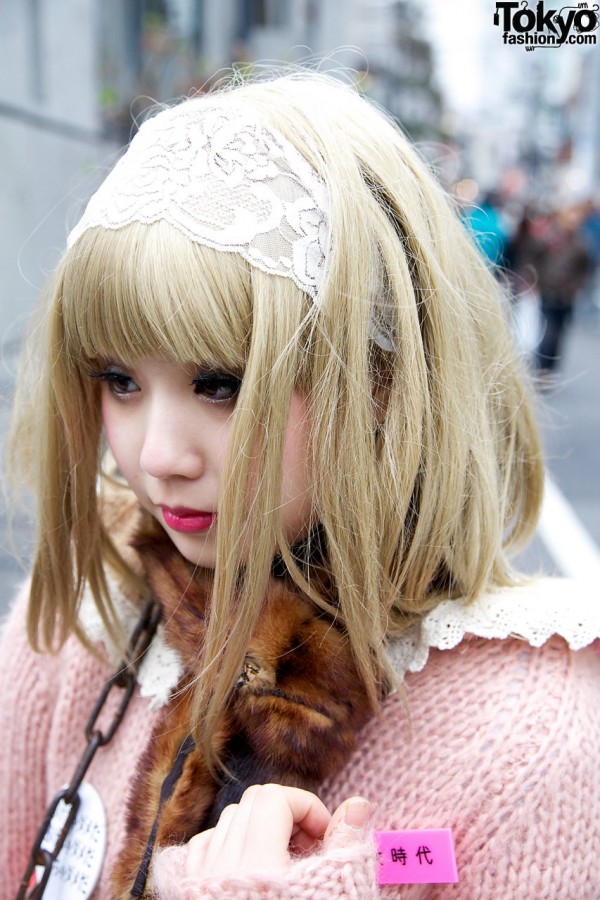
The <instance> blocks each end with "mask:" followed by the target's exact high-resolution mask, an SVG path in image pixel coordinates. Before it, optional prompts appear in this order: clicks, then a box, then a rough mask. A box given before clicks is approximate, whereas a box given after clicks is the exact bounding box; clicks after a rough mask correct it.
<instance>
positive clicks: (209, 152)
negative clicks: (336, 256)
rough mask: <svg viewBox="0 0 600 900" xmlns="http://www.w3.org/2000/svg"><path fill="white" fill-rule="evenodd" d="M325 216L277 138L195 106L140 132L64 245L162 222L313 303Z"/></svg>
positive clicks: (254, 124) (318, 187) (222, 109)
mask: <svg viewBox="0 0 600 900" xmlns="http://www.w3.org/2000/svg"><path fill="white" fill-rule="evenodd" d="M327 214H328V198H327V191H326V188H325V185H324V183H323V181H322V180H321V179H320V178H319V176H318V175H317V174H316V172H315V171H314V170H313V168H312V167H311V166H310V165H309V163H308V162H307V161H306V160H305V159H304V157H303V156H301V154H300V153H298V151H297V150H296V149H295V147H293V146H292V144H290V142H289V141H287V140H286V139H285V138H284V137H283V135H279V134H276V133H275V132H273V131H272V130H271V129H270V128H267V127H266V125H265V124H264V123H263V122H261V121H260V119H258V118H257V117H256V116H254V115H253V116H250V115H248V113H247V112H245V111H244V110H243V109H242V108H241V107H239V106H236V105H234V104H231V105H229V106H227V105H226V104H224V103H222V104H221V105H219V106H218V107H217V106H215V105H212V104H211V103H210V101H209V100H206V99H197V100H189V101H187V102H186V103H183V104H181V105H179V106H176V107H173V108H172V109H167V110H165V111H163V112H161V113H160V114H159V115H157V116H155V117H154V118H151V119H148V120H147V121H146V122H144V124H143V125H142V126H141V128H140V130H139V132H138V134H137V135H136V136H135V137H134V139H133V141H132V143H131V145H130V148H129V150H128V151H127V152H126V153H125V155H124V156H123V157H121V159H120V160H119V162H118V163H117V164H116V166H115V167H114V169H113V170H112V172H111V173H110V174H109V175H108V177H107V178H106V180H105V181H104V182H103V184H102V185H101V187H100V188H99V189H98V191H97V192H96V193H95V194H94V196H93V197H92V198H91V200H90V201H89V203H88V206H87V208H86V210H85V212H84V214H83V216H82V218H81V220H80V221H79V223H78V224H77V225H76V226H75V228H74V229H73V231H72V232H71V234H70V235H69V241H68V243H69V246H72V245H73V244H74V243H75V241H76V240H77V238H78V237H79V236H80V235H81V234H82V233H83V232H84V231H86V230H87V229H89V228H92V227H94V226H102V227H103V228H109V229H118V228H121V227H123V226H124V225H128V224H130V223H131V222H142V223H146V224H149V223H151V222H157V221H166V222H169V223H170V224H171V225H173V226H174V227H175V228H177V229H179V230H180V231H182V232H183V233H184V234H185V235H187V237H189V238H190V239H191V240H192V241H196V242H198V243H201V244H205V245H208V246H210V247H214V248H216V249H218V250H222V251H229V252H236V253H239V254H241V256H243V257H244V258H245V259H247V260H248V262H250V263H251V264H252V265H253V266H256V267H257V268H259V269H261V270H263V271H264V272H267V273H271V274H275V275H283V276H284V277H287V278H291V279H292V280H293V281H294V282H295V283H296V284H297V285H298V287H300V288H301V289H302V290H304V291H306V292H307V293H308V294H310V296H312V297H313V299H316V298H317V293H318V289H319V286H320V284H321V283H322V280H323V271H324V266H325V255H326V252H327V249H328V221H327Z"/></svg>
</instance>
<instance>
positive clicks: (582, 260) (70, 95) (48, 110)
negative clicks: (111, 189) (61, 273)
mask: <svg viewBox="0 0 600 900" xmlns="http://www.w3.org/2000/svg"><path fill="white" fill-rule="evenodd" d="M516 5H517V4H515V6H516ZM506 6H507V4H502V5H500V8H498V5H497V4H496V2H495V0H451V2H449V0H4V2H3V3H2V5H1V12H0V441H1V442H2V444H3V445H4V444H5V439H6V434H7V427H8V420H9V410H10V404H11V397H12V393H13V389H14V383H15V376H16V366H17V357H18V351H19V347H20V345H21V343H22V340H23V337H24V335H25V332H26V328H27V323H28V320H29V318H30V315H31V313H32V311H33V309H34V306H35V303H36V299H37V297H38V295H39V293H40V290H41V289H42V287H43V286H44V283H45V281H46V279H47V276H48V274H49V273H50V272H51V270H52V268H53V266H54V264H55V263H56V261H57V259H58V258H59V256H60V253H61V251H62V249H63V247H64V245H65V240H66V236H67V234H68V232H69V230H70V228H71V227H72V225H73V224H74V223H75V222H76V221H77V219H78V216H79V214H80V212H81V210H82V207H83V205H84V204H85V201H86V200H87V198H88V197H89V195H90V194H91V192H92V191H93V189H94V187H95V186H96V185H97V184H98V182H99V181H101V180H102V177H103V175H104V174H105V173H106V171H107V170H108V169H109V168H110V166H111V165H112V163H113V162H114V161H115V160H116V159H117V158H118V155H119V153H120V152H121V150H122V148H123V147H124V146H125V145H126V144H127V142H128V141H129V140H130V138H131V136H132V134H133V133H134V131H135V127H136V125H135V123H136V122H139V121H140V120H141V119H143V117H144V115H145V114H147V112H148V110H149V109H151V107H152V104H153V102H155V101H167V100H172V99H175V98H178V97H181V96H184V95H189V94H190V93H192V92H195V91H203V90H207V89H209V88H210V86H211V85H212V84H214V83H215V82H217V81H218V80H219V79H220V78H221V77H222V76H223V75H224V74H227V71H228V70H229V69H230V68H231V67H232V66H234V67H236V68H237V69H238V70H240V71H241V72H246V71H255V70H257V69H258V68H259V61H262V62H264V61H267V62H270V63H283V64H298V65H302V64H307V61H308V60H309V58H311V57H312V58H316V59H319V60H320V62H319V63H318V65H319V68H321V69H322V70H326V71H333V72H334V73H336V74H337V75H339V77H343V78H345V79H350V80H352V81H354V82H356V83H357V84H358V86H359V87H360V89H361V90H362V91H364V92H365V93H366V94H367V95H369V96H371V97H372V98H373V99H375V100H376V101H377V102H379V103H380V104H381V105H383V106H384V107H386V108H387V109H388V110H389V111H390V113H391V114H392V115H393V116H395V117H396V118H397V120H398V121H399V122H400V124H401V125H402V127H403V128H404V129H405V130H406V131H407V132H408V134H409V135H410V136H411V137H412V138H413V139H414V140H415V141H416V142H417V144H418V145H419V147H420V149H421V152H422V153H423V154H424V155H425V157H426V158H427V159H428V161H429V162H430V164H431V165H432V167H433V168H434V169H435V171H436V173H437V175H438V177H439V178H440V180H441V181H442V183H443V184H444V186H445V187H446V188H447V190H448V191H449V192H450V193H451V194H452V195H453V196H454V198H455V199H456V202H457V204H458V205H459V207H460V209H461V214H462V216H463V217H464V222H465V227H466V228H468V229H469V230H470V231H471V233H472V236H473V240H475V241H476V242H477V243H478V244H479V246H480V248H481V251H482V254H483V255H484V257H485V258H486V259H487V261H488V262H489V264H490V265H492V266H497V267H499V269H498V271H499V272H500V271H502V273H503V274H502V275H501V276H500V275H499V277H503V279H504V280H505V281H506V283H507V285H508V288H509V290H510V293H511V296H512V301H511V315H512V319H513V327H514V332H515V340H516V341H517V342H518V344H519V346H520V348H521V350H522V351H523V353H524V354H526V355H527V357H528V360H529V364H530V365H531V368H532V370H533V372H534V374H535V377H536V379H537V380H538V382H539V385H540V386H539V391H538V402H539V411H540V418H541V421H542V425H543V432H544V438H545V446H546V453H547V467H548V471H549V473H550V475H551V480H550V482H549V489H548V492H547V502H546V505H545V509H544V515H543V517H542V522H541V524H540V529H539V532H538V535H537V536H536V538H535V540H534V542H533V543H532V545H531V547H530V548H529V549H528V550H527V551H526V552H525V553H524V554H523V555H522V556H521V557H520V559H519V564H520V565H521V566H522V567H523V568H524V569H525V570H526V571H528V572H535V571H540V570H542V571H548V572H559V573H562V574H567V575H583V576H588V577H597V576H598V575H600V550H599V549H598V548H599V547H600V462H599V452H598V448H599V447H600V403H599V393H600V389H599V386H600V47H599V46H598V45H597V40H596V39H597V37H598V41H600V37H599V36H600V29H598V24H599V18H598V12H597V7H596V6H594V4H592V3H590V4H589V8H588V4H586V3H583V4H582V3H578V4H574V5H573V6H572V7H568V8H567V7H564V8H561V7H560V5H559V4H555V6H556V10H557V11H558V14H559V15H562V9H565V10H568V9H570V10H571V11H572V13H573V15H572V16H571V22H572V27H571V30H570V32H569V43H564V44H563V45H561V46H558V45H557V44H556V42H555V39H554V36H553V35H552V33H551V29H552V28H554V26H552V25H551V24H550V26H548V25H547V24H546V25H545V26H544V27H543V28H541V29H540V28H538V24H539V22H538V20H537V19H536V17H535V15H534V12H533V11H534V9H535V8H536V6H535V4H534V3H533V2H532V3H531V6H532V9H531V10H530V11H529V13H531V15H529V13H528V12H527V11H525V12H524V13H523V14H522V17H521V19H520V20H519V22H520V24H521V26H522V30H521V31H519V30H518V29H517V28H516V26H515V24H514V22H513V20H512V19H511V17H510V16H509V13H508V12H506V11H505V9H504V8H505V7H506ZM520 6H521V8H522V9H525V7H526V6H527V3H525V4H524V5H523V4H521V5H520ZM552 6H553V5H552V4H551V3H550V2H546V3H545V9H546V10H549V9H551V8H552ZM547 21H548V20H547ZM523 23H525V25H527V30H525V31H524V30H523ZM518 37H523V39H524V40H525V39H528V41H529V43H528V44H524V43H521V44H519V43H517V38H518ZM312 65H313V66H314V65H315V63H314V61H313V63H312ZM8 519H9V517H8V504H7V501H6V500H5V501H4V502H3V503H2V505H1V507H0V610H1V609H3V608H4V606H5V604H6V602H7V598H8V597H10V594H11V592H12V590H13V588H14V585H15V584H16V583H17V582H18V580H19V579H20V578H22V577H23V570H26V568H27V564H28V561H29V558H30V554H31V541H32V536H33V517H32V510H31V509H27V508H26V509H25V510H24V511H20V512H19V513H18V515H17V516H16V518H15V519H14V521H13V523H12V529H11V530H9V527H8ZM17 558H18V559H20V560H21V562H19V561H18V559H17Z"/></svg>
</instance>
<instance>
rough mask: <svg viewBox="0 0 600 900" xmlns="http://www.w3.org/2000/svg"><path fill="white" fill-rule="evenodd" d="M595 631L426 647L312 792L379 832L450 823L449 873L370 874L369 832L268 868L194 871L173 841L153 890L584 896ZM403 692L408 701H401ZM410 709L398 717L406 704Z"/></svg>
mask: <svg viewBox="0 0 600 900" xmlns="http://www.w3.org/2000/svg"><path fill="white" fill-rule="evenodd" d="M599 683H600V641H596V643H595V644H592V645H591V646H589V647H587V648H585V649H583V650H580V651H577V652H573V651H571V650H569V648H568V646H567V644H566V643H565V642H564V641H563V640H562V639H561V638H558V637H555V638H552V639H551V640H549V641H548V642H547V643H546V644H545V645H544V646H543V647H542V648H534V647H531V646H529V645H528V644H526V643H525V642H523V641H520V640H515V639H508V640H506V641H497V640H486V639H482V638H478V639H475V638H473V639H468V640H465V641H463V642H462V643H461V644H460V645H459V646H458V647H457V648H456V649H454V650H449V651H432V652H431V654H430V659H429V662H428V663H427V666H426V667H425V669H424V670H423V671H422V672H420V673H417V674H416V675H411V676H408V677H407V680H406V696H405V698H404V699H403V698H401V697H398V696H396V697H392V698H390V700H389V701H388V703H386V705H385V707H384V710H383V714H382V717H381V718H378V719H373V720H372V721H371V722H370V723H369V724H368V725H367V726H366V728H365V729H364V730H363V732H362V733H361V736H360V742H359V750H358V751H357V752H356V753H355V754H354V756H353V757H352V759H351V760H350V761H349V763H348V765H347V766H346V768H345V769H344V770H343V771H341V772H339V773H337V774H336V776H335V778H333V779H331V781H330V782H329V783H327V784H325V785H323V787H322V790H321V791H320V792H319V793H320V795H321V796H322V798H323V799H324V800H325V802H326V803H327V806H328V807H329V808H330V809H335V808H336V806H338V805H339V803H340V802H342V801H343V800H344V799H345V798H346V797H349V796H352V795H355V794H361V795H363V796H365V797H367V798H368V799H369V800H371V801H372V803H374V804H375V813H374V823H373V824H374V826H375V827H376V828H377V829H378V830H394V831H396V830H405V829H406V830H408V829H417V830H420V829H434V828H450V829H452V832H453V836H454V843H455V848H456V858H457V865H458V872H459V882H458V884H455V885H448V884H444V885H435V884H430V885H405V886H400V885H397V886H386V887H385V888H382V889H381V890H380V891H379V890H378V888H377V885H376V873H375V866H376V858H377V857H376V853H375V850H374V847H373V843H372V842H371V841H370V840H369V839H368V838H366V837H364V836H362V835H360V834H356V833H355V834H354V835H349V836H348V840H347V843H346V844H345V846H341V847H336V846H334V847H327V848H324V850H323V851H322V852H321V853H318V854H315V855H313V856H311V857H307V858H305V859H301V860H297V861H295V862H294V863H293V864H292V865H291V867H290V868H289V869H288V870H286V871H285V872H283V873H281V874H280V875H278V876H275V875H274V876H271V877H261V876H260V875H255V876H254V877H252V878H246V879H240V878H236V877H234V876H232V877H231V878H228V879H226V880H218V881H217V880H216V879H213V880H211V879H206V880H204V881H202V882H197V883H195V884H194V883H192V882H190V881H189V880H187V879H186V878H185V874H184V863H185V848H182V847H175V848H170V849H167V850H163V851H162V852H160V853H159V854H158V856H157V859H156V861H155V869H154V881H153V888H154V890H155V895H156V896H157V897H158V898H160V900H212V898H216V897H219V898H223V900H233V898H236V900H237V898H243V900H254V898H261V900H264V898H276V897H278V898H282V900H288V898H300V897H311V898H316V900H320V898H330V897H344V898H350V897H352V898H360V900H373V898H376V897H379V896H382V897H385V898H389V900H392V898H403V900H417V898H418V900H448V898H456V900H472V898H473V897H477V898H478V900H496V898H498V897H508V898H510V900H530V898H531V897H543V898H554V897H560V898H561V900H582V898H590V900H591V898H592V897H597V896H598V892H597V860H598V859H599V858H600V825H599V822H600V775H599V773H600V765H599V750H598V748H599V747H600V691H599V690H598V684H599ZM405 701H408V704H407V703H406V702H405ZM407 710H409V711H410V717H409V716H408V715H407Z"/></svg>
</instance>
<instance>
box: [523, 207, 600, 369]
mask: <svg viewBox="0 0 600 900" xmlns="http://www.w3.org/2000/svg"><path fill="white" fill-rule="evenodd" d="M582 216H583V212H582V207H581V205H580V204H569V205H567V206H564V207H561V208H559V209H557V210H556V211H555V212H553V213H552V214H551V215H550V216H548V217H544V218H540V219H538V220H536V221H535V222H534V223H532V226H531V228H530V230H529V235H528V238H527V242H526V245H524V246H523V255H522V257H521V261H520V266H521V271H524V266H525V265H526V266H527V269H528V270H529V273H530V275H531V276H533V274H534V273H535V284H536V286H537V290H538V292H539V296H540V307H541V313H542V319H543V323H542V328H543V334H542V339H541V341H540V344H539V346H538V348H537V352H536V365H537V368H538V370H539V372H540V373H550V372H552V371H554V370H555V369H556V367H557V365H558V364H559V361H560V358H561V353H562V349H563V340H564V335H565V333H566V330H567V328H568V326H569V324H570V322H571V320H572V318H573V311H574V308H575V303H576V301H577V297H578V294H579V292H580V290H581V288H582V287H583V285H584V284H585V280H586V277H587V275H588V272H589V270H590V255H589V251H588V248H587V246H586V244H585V242H584V241H583V239H582V237H581V235H580V228H581V223H582Z"/></svg>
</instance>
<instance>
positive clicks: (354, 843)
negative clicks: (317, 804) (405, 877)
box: [153, 825, 379, 900]
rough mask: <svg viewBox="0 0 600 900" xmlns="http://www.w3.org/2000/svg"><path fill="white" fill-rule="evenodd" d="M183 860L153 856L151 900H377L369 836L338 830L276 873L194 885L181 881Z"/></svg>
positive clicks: (168, 852)
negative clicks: (313, 850) (324, 843)
mask: <svg viewBox="0 0 600 900" xmlns="http://www.w3.org/2000/svg"><path fill="white" fill-rule="evenodd" d="M185 858H186V848H185V847H169V848H167V849H165V850H163V851H162V852H160V853H159V854H158V857H157V859H156V862H155V864H154V876H153V891H154V896H156V897H158V898H160V900H258V898H260V900H292V898H293V900H301V898H305V900H331V898H332V897H335V898H336V900H337V898H340V900H351V898H352V900H358V898H360V900H371V898H376V897H378V896H379V892H378V890H377V887H376V878H375V867H376V862H375V860H376V853H375V846H374V843H373V840H372V837H371V835H370V834H368V833H367V834H365V833H364V832H363V831H362V830H358V829H354V828H349V827H347V826H343V825H342V826H340V827H339V828H338V830H337V832H336V833H335V834H334V835H333V836H332V838H331V840H330V841H329V842H328V844H327V846H326V847H324V848H323V849H322V850H321V851H320V852H318V853H313V854H311V855H309V856H306V857H303V858H298V859H295V860H293V861H292V863H291V864H290V867H289V868H288V869H286V870H284V871H281V872H275V873H269V874H261V873H260V872H256V873H253V874H251V875H248V876H247V877H239V876H234V875H232V876H231V877H228V878H206V879H203V880H202V881H197V880H192V879H189V878H186V876H185Z"/></svg>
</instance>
